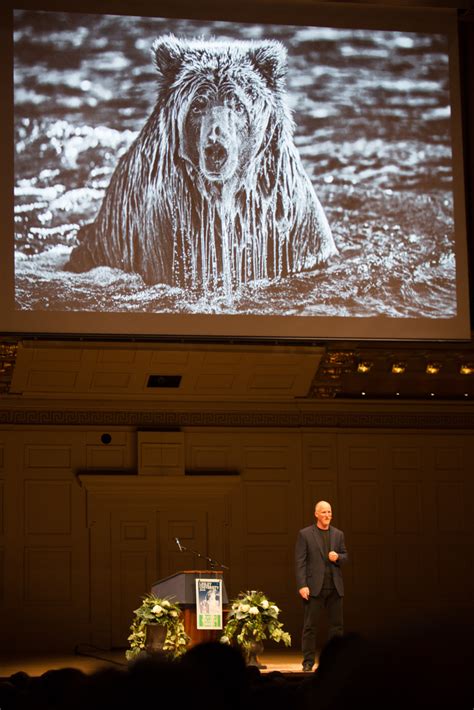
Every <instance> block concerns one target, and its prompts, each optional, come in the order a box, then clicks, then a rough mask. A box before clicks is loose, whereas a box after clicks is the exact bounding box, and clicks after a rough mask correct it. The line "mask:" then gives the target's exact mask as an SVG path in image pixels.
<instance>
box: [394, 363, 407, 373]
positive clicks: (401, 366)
mask: <svg viewBox="0 0 474 710" xmlns="http://www.w3.org/2000/svg"><path fill="white" fill-rule="evenodd" d="M406 369H407V366H406V364H405V363H404V362H394V363H393V365H392V375H403V373H404V372H405V370H406Z"/></svg>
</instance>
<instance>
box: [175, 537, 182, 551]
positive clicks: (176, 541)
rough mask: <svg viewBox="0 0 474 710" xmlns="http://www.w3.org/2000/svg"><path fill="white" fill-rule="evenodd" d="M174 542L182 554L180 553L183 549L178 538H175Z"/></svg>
mask: <svg viewBox="0 0 474 710" xmlns="http://www.w3.org/2000/svg"><path fill="white" fill-rule="evenodd" d="M174 541H175V543H176V544H177V545H178V547H179V551H180V552H182V551H183V548H182V547H181V543H180V541H179V538H178V537H175V539H174Z"/></svg>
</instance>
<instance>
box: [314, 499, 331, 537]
mask: <svg viewBox="0 0 474 710" xmlns="http://www.w3.org/2000/svg"><path fill="white" fill-rule="evenodd" d="M314 517H315V518H316V525H317V526H318V528H321V529H322V530H327V529H328V527H329V524H330V522H331V518H332V508H331V505H330V503H328V502H327V501H326V500H320V501H318V502H317V503H316V505H315V507H314Z"/></svg>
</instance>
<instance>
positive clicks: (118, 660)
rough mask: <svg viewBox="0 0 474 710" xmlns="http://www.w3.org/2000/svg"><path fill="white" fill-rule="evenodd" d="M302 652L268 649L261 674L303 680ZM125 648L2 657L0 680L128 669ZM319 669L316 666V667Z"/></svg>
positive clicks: (85, 647) (86, 647)
mask: <svg viewBox="0 0 474 710" xmlns="http://www.w3.org/2000/svg"><path fill="white" fill-rule="evenodd" d="M301 660H302V657H301V651H299V650H292V649H282V650H275V649H271V650H268V651H267V650H265V651H264V652H263V654H262V655H261V656H260V662H261V663H262V664H264V665H265V666H266V668H262V669H261V673H272V672H275V671H278V672H280V673H283V674H284V675H285V676H286V677H294V678H297V677H304V675H307V674H303V673H302V671H301ZM127 666H128V662H127V660H126V658H125V649H118V650H112V651H103V650H100V649H97V648H94V647H92V646H80V647H79V648H78V649H77V652H76V653H71V654H54V653H48V654H41V653H36V654H28V653H23V654H11V653H9V654H6V653H3V654H0V678H2V679H5V678H9V677H10V676H11V675H12V674H13V673H17V672H18V671H23V672H25V673H27V674H28V675H29V676H40V675H42V674H43V673H45V672H46V671H48V670H54V669H58V668H77V669H79V670H81V671H83V672H84V673H87V674H89V673H94V672H95V671H97V670H99V669H102V668H107V667H109V668H110V667H113V668H120V667H123V668H124V669H125V668H127ZM316 667H317V666H316V665H315V668H316Z"/></svg>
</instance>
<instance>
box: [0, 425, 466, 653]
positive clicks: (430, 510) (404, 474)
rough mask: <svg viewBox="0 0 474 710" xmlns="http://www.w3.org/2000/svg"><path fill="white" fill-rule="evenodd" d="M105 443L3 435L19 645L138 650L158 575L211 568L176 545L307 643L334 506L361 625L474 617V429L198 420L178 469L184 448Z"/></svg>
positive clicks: (177, 443) (6, 616) (89, 438)
mask: <svg viewBox="0 0 474 710" xmlns="http://www.w3.org/2000/svg"><path fill="white" fill-rule="evenodd" d="M103 433H104V431H103V430H102V429H100V428H90V427H78V426H71V427H69V426H62V427H56V428H55V427H54V426H44V427H30V428H29V427H26V426H24V427H11V428H5V429H4V430H2V431H0V614H1V626H2V634H1V644H2V649H4V650H8V649H18V650H20V649H48V648H49V649H52V648H57V649H62V650H72V649H73V648H74V647H75V646H76V645H77V644H80V643H92V644H94V645H97V646H99V647H103V648H108V647H117V646H124V645H126V637H127V633H128V626H129V624H130V621H131V614H132V611H133V609H134V608H136V606H137V604H138V603H139V599H140V596H141V595H142V594H144V593H146V592H147V591H149V589H150V588H151V585H152V584H153V583H154V582H155V581H156V580H158V579H161V578H163V577H166V576H168V575H170V574H173V573H175V572H177V571H179V570H181V569H190V568H198V569H203V568H205V567H206V566H207V565H206V563H205V561H203V560H202V559H201V560H200V559H199V558H197V557H196V556H195V555H194V554H192V553H180V552H179V550H178V548H177V546H176V543H175V541H174V540H175V537H179V538H180V539H181V541H182V542H183V543H184V544H185V545H186V547H188V548H190V549H191V550H197V551H200V552H201V553H202V554H203V555H206V556H210V557H212V558H214V559H217V560H219V561H221V562H224V563H225V564H227V565H228V566H229V567H230V570H229V571H228V572H226V573H225V577H224V579H225V583H226V587H227V591H228V593H229V595H230V596H233V595H235V594H237V593H238V592H239V591H240V590H241V589H263V590H264V591H265V592H267V594H269V595H270V596H271V597H272V598H273V599H274V600H275V601H276V602H277V603H278V604H279V605H280V606H281V607H282V609H283V621H284V622H285V626H286V627H287V628H288V630H289V631H290V632H291V633H292V634H293V645H294V646H295V647H299V638H300V628H301V608H300V604H299V600H298V596H297V593H296V590H295V583H294V573H293V548H294V541H295V537H296V533H297V531H298V529H299V528H300V527H302V526H304V525H307V524H309V523H310V522H311V521H312V513H313V506H314V502H315V501H316V500H318V499H327V500H329V501H330V502H331V503H332V505H333V512H334V524H335V525H336V526H338V527H341V528H342V529H343V530H344V531H345V534H346V541H347V545H348V548H349V552H350V561H349V563H348V565H347V567H346V570H345V580H346V601H345V610H346V624H347V628H351V629H361V630H363V629H366V628H367V629H368V628H374V627H375V628H377V627H382V626H383V625H384V624H386V623H388V622H390V623H391V622H397V620H401V619H402V618H403V616H404V615H405V614H406V613H407V612H415V613H419V614H420V615H423V614H425V613H427V612H429V611H434V612H438V613H439V612H443V610H445V609H446V610H447V609H451V608H452V607H453V606H456V607H457V608H462V607H463V606H466V607H470V608H472V605H473V599H474V581H473V580H474V562H473V560H474V554H473V553H474V477H473V475H472V470H471V469H472V464H471V462H472V460H473V459H474V456H473V454H474V442H473V437H472V433H471V432H459V433H452V432H444V431H442V430H440V431H434V432H421V431H412V430H410V431H409V430H405V431H403V432H400V431H388V430H376V431H374V430H363V429H361V430H357V431H355V430H349V429H347V430H341V429H337V430H336V429H334V430H331V429H318V430H316V429H297V428H293V429H243V428H234V429H232V428H226V427H220V428H214V429H210V428H198V427H196V428H192V427H190V428H187V429H183V430H182V432H181V433H179V435H178V436H173V437H171V439H172V444H173V447H172V448H173V452H172V453H173V456H172V459H173V460H172V461H171V463H170V470H169V471H167V469H166V465H165V464H166V459H163V456H162V454H161V453H160V450H159V447H160V445H161V444H162V445H163V446H165V448H166V447H168V446H169V443H170V441H171V439H170V441H168V439H169V437H164V438H163V437H161V438H160V436H157V438H156V440H154V439H153V436H152V434H153V433H152V432H148V433H147V435H146V436H145V435H143V433H142V434H140V435H139V432H137V431H136V430H134V429H132V428H120V429H119V428H115V429H114V428H112V429H108V430H107V433H108V434H109V435H110V436H111V440H110V442H109V443H104V441H103V437H102V435H103ZM139 440H140V441H142V443H143V441H147V442H149V441H151V443H152V447H151V449H150V451H151V452H152V453H151V457H152V458H151V459H147V458H146V456H147V454H146V451H147V448H146V446H145V447H143V446H142V447H140V446H138V442H139ZM160 442H161V444H160ZM180 447H182V451H181V452H179V451H178V449H179V448H180ZM166 450H168V449H166ZM177 452H178V453H177ZM153 460H154V461H155V462H157V463H156V466H155V468H154V467H153ZM185 471H188V472H190V471H192V472H194V473H196V472H198V473H199V474H200V475H185ZM168 473H169V475H168ZM226 473H231V474H233V475H225V474H226Z"/></svg>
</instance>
